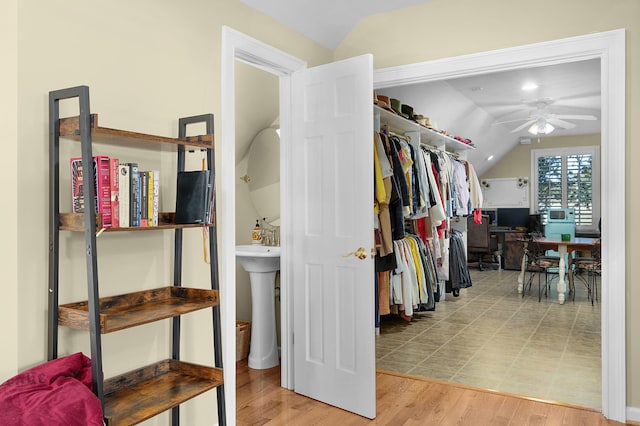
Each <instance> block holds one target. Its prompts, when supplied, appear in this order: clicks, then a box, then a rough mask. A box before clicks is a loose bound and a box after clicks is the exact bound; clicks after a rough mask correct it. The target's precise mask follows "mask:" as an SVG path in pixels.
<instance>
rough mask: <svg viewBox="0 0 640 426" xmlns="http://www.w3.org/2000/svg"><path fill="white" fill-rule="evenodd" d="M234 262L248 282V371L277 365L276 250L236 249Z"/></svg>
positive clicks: (259, 246)
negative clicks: (247, 278)
mask: <svg viewBox="0 0 640 426" xmlns="http://www.w3.org/2000/svg"><path fill="white" fill-rule="evenodd" d="M236 259H237V260H238V262H240V265H242V268H243V269H244V270H245V271H247V272H248V273H249V279H250V280H251V346H250V347H249V368H254V369H265V368H271V367H275V366H276V365H278V364H279V359H278V346H277V341H276V314H275V282H276V272H278V271H279V270H280V247H274V246H262V245H257V244H256V245H240V246H236Z"/></svg>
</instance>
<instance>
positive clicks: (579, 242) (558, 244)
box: [518, 238, 598, 305]
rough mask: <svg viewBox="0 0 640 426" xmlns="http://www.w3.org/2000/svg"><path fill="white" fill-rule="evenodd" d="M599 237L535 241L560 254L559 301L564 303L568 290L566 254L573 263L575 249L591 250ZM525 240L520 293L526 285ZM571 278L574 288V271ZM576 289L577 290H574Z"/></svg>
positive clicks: (541, 246)
mask: <svg viewBox="0 0 640 426" xmlns="http://www.w3.org/2000/svg"><path fill="white" fill-rule="evenodd" d="M597 240H598V239H597V238H574V239H572V240H571V241H562V240H560V239H557V238H537V239H536V240H535V241H536V242H537V243H538V245H539V246H540V248H541V249H542V250H555V251H557V252H558V255H559V256H560V266H559V268H558V275H559V277H560V278H559V279H558V286H557V289H558V302H560V304H561V305H562V304H563V303H564V300H565V295H564V293H565V292H566V291H567V284H566V282H565V280H564V276H565V270H566V266H567V265H566V264H565V260H564V258H565V254H567V253H568V254H569V263H571V253H572V252H574V251H575V250H591V249H592V248H593V247H594V246H595V245H596V241H597ZM523 242H524V248H525V254H524V255H523V256H522V266H521V268H520V275H519V276H518V293H522V291H523V287H524V274H525V271H526V270H527V259H526V257H527V255H526V248H527V244H528V241H523ZM569 274H570V275H569V280H570V283H571V287H572V290H574V289H573V273H572V271H571V270H570V271H569ZM574 291H575V290H574Z"/></svg>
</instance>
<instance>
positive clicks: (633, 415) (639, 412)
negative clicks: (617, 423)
mask: <svg viewBox="0 0 640 426" xmlns="http://www.w3.org/2000/svg"><path fill="white" fill-rule="evenodd" d="M627 420H633V421H634V422H640V408H638V407H627Z"/></svg>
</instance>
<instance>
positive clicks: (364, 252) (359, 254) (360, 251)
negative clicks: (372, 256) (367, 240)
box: [342, 247, 367, 260]
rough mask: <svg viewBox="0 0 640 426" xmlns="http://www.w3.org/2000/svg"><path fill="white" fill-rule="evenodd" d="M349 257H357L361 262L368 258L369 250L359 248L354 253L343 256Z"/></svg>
mask: <svg viewBox="0 0 640 426" xmlns="http://www.w3.org/2000/svg"><path fill="white" fill-rule="evenodd" d="M349 256H355V257H357V258H358V259H360V260H363V259H366V258H367V249H365V248H364V247H358V249H357V250H356V251H352V252H351V253H347V254H345V255H343V256H342V257H349Z"/></svg>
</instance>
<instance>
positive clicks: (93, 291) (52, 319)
mask: <svg viewBox="0 0 640 426" xmlns="http://www.w3.org/2000/svg"><path fill="white" fill-rule="evenodd" d="M72 98H78V102H79V109H80V111H79V127H80V143H81V151H82V162H83V164H92V161H93V153H92V141H91V127H90V119H91V118H90V107H89V87H88V86H77V87H71V88H67V89H62V90H55V91H51V92H49V277H48V281H49V286H48V344H47V357H48V359H49V360H52V359H55V358H57V357H58V305H59V252H60V230H59V223H60V200H59V193H60V133H59V122H60V106H59V103H60V101H61V100H65V99H72ZM203 122H204V123H205V124H206V133H207V134H213V132H214V127H213V123H214V121H213V114H204V115H198V116H193V117H186V118H181V119H179V123H178V133H179V138H183V137H186V133H187V126H188V125H190V124H195V123H203ZM206 151H207V153H206V154H207V168H208V169H209V170H210V171H211V173H212V174H213V175H214V182H213V184H214V188H215V173H214V166H215V155H214V150H213V149H206ZM184 169H185V146H184V145H182V144H179V145H178V146H177V171H178V172H179V171H184ZM83 185H84V187H85V188H93V187H94V185H95V177H94V174H93V173H84V175H83ZM214 203H215V198H214ZM95 211H96V205H95V199H94V197H85V210H84V234H85V248H86V250H85V257H86V259H85V260H86V273H87V290H88V311H89V338H90V346H91V367H92V384H93V391H94V393H95V394H96V396H97V397H98V398H99V399H100V402H101V405H102V408H103V410H104V397H105V395H104V377H103V368H102V339H101V333H100V320H99V317H100V296H99V285H98V266H97V252H96V222H95V214H94V212H95ZM213 211H215V204H214V206H213ZM216 229H217V227H216V224H215V223H214V224H212V225H210V226H209V253H210V259H211V261H210V274H211V289H212V290H219V278H218V277H219V273H218V262H217V258H218V256H217V254H218V253H217V238H216V234H217V232H216ZM174 232H175V243H174V260H175V261H174V279H173V285H174V286H181V284H182V233H183V229H180V228H177V229H175V231H174ZM212 319H213V331H214V332H213V340H214V342H213V343H214V365H215V367H217V368H222V334H221V329H220V324H221V322H220V306H219V305H216V306H214V307H212ZM172 323H173V324H172V330H173V332H172V358H173V359H175V360H179V359H180V317H179V316H176V317H173V319H172ZM216 392H217V407H218V422H219V424H220V425H225V424H226V410H225V398H224V384H222V385H220V386H218V387H217V388H216ZM179 413H180V411H179V406H176V407H174V408H173V409H172V424H173V425H179V421H180V420H179V419H180V415H179Z"/></svg>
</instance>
